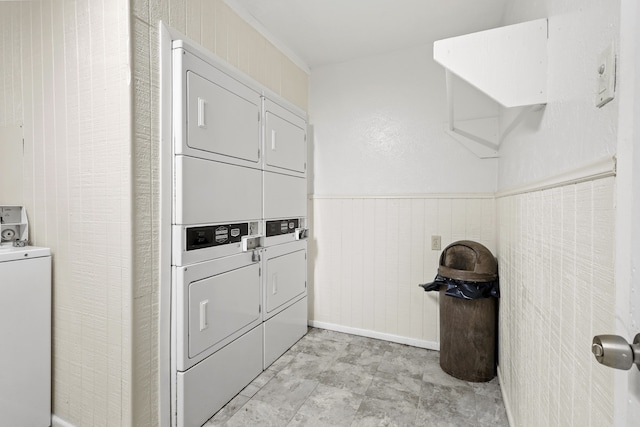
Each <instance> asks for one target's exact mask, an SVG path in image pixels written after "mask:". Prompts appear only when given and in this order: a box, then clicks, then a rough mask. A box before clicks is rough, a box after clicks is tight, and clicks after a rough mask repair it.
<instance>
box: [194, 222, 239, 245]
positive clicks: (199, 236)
mask: <svg viewBox="0 0 640 427" xmlns="http://www.w3.org/2000/svg"><path fill="white" fill-rule="evenodd" d="M248 234H249V224H248V223H246V222H244V223H239V224H220V225H207V226H201V227H188V228H187V229H186V239H187V242H186V243H187V245H186V247H187V251H191V250H194V249H203V248H210V247H212V246H222V245H228V244H233V243H240V242H241V241H242V238H243V237H244V236H247V235H248Z"/></svg>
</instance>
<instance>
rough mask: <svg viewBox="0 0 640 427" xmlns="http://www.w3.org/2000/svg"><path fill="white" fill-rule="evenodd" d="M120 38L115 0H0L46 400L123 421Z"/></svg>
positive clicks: (123, 25) (125, 31)
mask: <svg viewBox="0 0 640 427" xmlns="http://www.w3.org/2000/svg"><path fill="white" fill-rule="evenodd" d="M128 40H129V4H128V2H127V1H125V0H118V1H80V0H79V1H62V0H53V1H21V2H0V49H1V53H0V58H2V65H1V66H0V109H1V111H0V125H23V134H24V158H22V159H14V161H16V162H22V169H23V171H24V173H23V176H22V177H21V178H22V179H19V178H18V179H16V181H15V184H16V185H22V195H23V200H22V203H23V204H24V205H25V206H26V208H27V213H28V215H29V225H30V227H29V231H30V238H31V242H32V244H34V245H39V246H48V247H50V248H51V251H52V254H53V301H54V306H53V412H54V413H55V414H56V415H58V416H59V417H61V418H63V419H65V420H68V421H69V422H72V423H73V424H75V425H78V426H85V425H86V426H88V425H91V426H107V425H109V426H128V425H131V409H132V408H131V395H130V387H131V314H130V313H131V261H130V259H131V237H130V236H131V221H130V218H131V186H132V182H131V167H130V165H131V163H130V159H129V157H130V156H129V153H130V143H131V136H130V129H131V125H130V107H129V106H130V99H131V95H130V86H129V84H128V78H129V68H128V60H129V59H128V55H129V49H128ZM4 368H5V369H11V367H4Z"/></svg>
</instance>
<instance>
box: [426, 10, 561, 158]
mask: <svg viewBox="0 0 640 427" xmlns="http://www.w3.org/2000/svg"><path fill="white" fill-rule="evenodd" d="M547 39H548V25H547V19H538V20H535V21H529V22H523V23H520V24H515V25H509V26H505V27H500V28H495V29H492V30H487V31H480V32H477V33H472V34H466V35H463V36H458V37H452V38H448V39H444V40H438V41H436V42H435V43H434V44H433V59H434V60H435V61H436V62H437V63H439V64H440V65H442V66H443V67H444V68H445V70H446V80H447V101H448V104H449V125H448V127H447V129H446V132H447V133H448V134H449V135H451V136H453V137H454V138H455V139H456V140H457V141H459V142H461V143H463V144H464V145H465V146H466V147H467V148H469V149H471V150H472V151H473V152H474V153H475V154H477V155H478V156H479V157H481V158H491V157H497V156H498V150H499V147H500V142H501V141H502V139H504V137H505V136H506V135H507V134H508V133H509V132H511V131H512V130H513V129H514V128H515V127H516V126H517V125H518V123H519V122H520V121H521V120H522V119H523V118H524V117H525V115H526V114H527V113H528V112H529V111H531V110H535V109H540V108H541V106H544V105H545V104H546V103H547ZM451 74H454V75H456V76H458V77H459V78H461V79H462V80H464V81H466V82H467V83H469V84H470V85H471V86H473V87H475V88H476V89H478V90H480V91H481V92H483V93H485V94H486V95H487V96H488V97H490V98H491V99H493V100H494V101H496V102H498V103H499V104H500V105H501V106H503V107H505V108H516V107H521V108H522V111H521V112H520V113H519V114H518V115H517V116H516V118H515V119H514V120H513V122H511V123H510V124H509V125H508V126H505V127H504V131H503V133H502V135H500V134H499V133H498V132H492V136H490V137H487V136H486V135H483V134H482V133H478V132H474V131H470V130H468V129H464V128H463V127H459V126H456V122H455V106H454V99H453V79H452V78H451ZM479 120H484V119H479ZM487 120H490V121H491V122H490V123H485V124H484V126H481V127H482V128H485V129H486V128H487V127H491V126H493V121H494V120H495V118H494V117H491V118H489V119H487ZM475 126H476V127H477V126H478V123H475ZM484 133H485V134H486V132H484ZM463 141H464V142H463ZM468 143H470V144H471V145H469V144H468Z"/></svg>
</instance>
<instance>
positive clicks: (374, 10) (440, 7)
mask: <svg viewBox="0 0 640 427" xmlns="http://www.w3.org/2000/svg"><path fill="white" fill-rule="evenodd" d="M226 2H227V3H228V4H229V5H230V6H231V7H232V8H234V9H235V10H236V11H237V12H239V13H240V14H241V15H242V16H243V17H245V18H249V19H250V20H255V21H254V22H253V23H254V24H255V23H256V22H257V23H258V27H262V30H263V32H264V33H266V35H267V36H271V37H270V38H272V39H273V38H275V41H276V44H278V47H283V45H284V47H287V48H288V49H289V50H290V53H293V54H294V55H295V56H297V57H298V59H299V60H301V61H302V62H303V63H304V64H306V65H307V66H308V67H309V68H310V69H313V68H316V67H320V66H323V65H326V64H332V63H337V62H344V61H347V60H350V59H354V58H358V57H365V56H371V55H376V54H380V53H384V52H389V51H393V50H398V49H402V48H406V47H411V46H417V45H423V44H430V43H432V42H433V41H435V40H439V39H442V38H447V37H452V36H457V35H461V34H467V33H471V32H475V31H481V30H486V29H489V28H495V27H498V26H500V24H501V21H502V17H503V14H504V11H505V7H506V5H507V2H508V0H226ZM272 41H273V40H272ZM278 42H279V43H278ZM285 50H286V49H285ZM298 62H300V61H298ZM304 64H300V65H304Z"/></svg>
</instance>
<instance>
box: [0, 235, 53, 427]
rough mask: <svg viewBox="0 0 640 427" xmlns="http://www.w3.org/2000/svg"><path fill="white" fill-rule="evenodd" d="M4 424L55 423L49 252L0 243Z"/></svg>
mask: <svg viewBox="0 0 640 427" xmlns="http://www.w3.org/2000/svg"><path fill="white" fill-rule="evenodd" d="M0 348H1V349H0V366H2V369H0V424H1V425H6V426H33V427H46V426H50V425H51V252H50V250H49V249H48V248H39V247H34V246H27V247H13V246H0Z"/></svg>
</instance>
